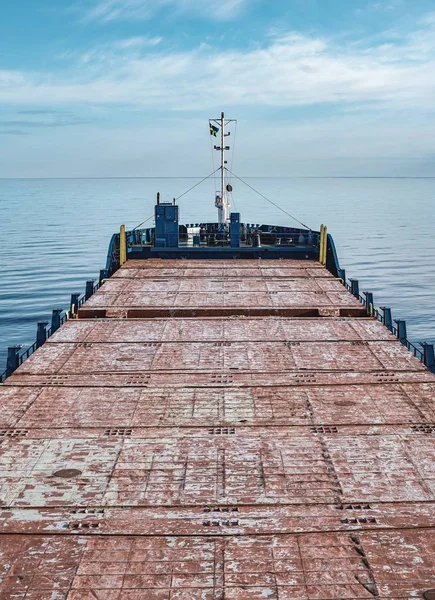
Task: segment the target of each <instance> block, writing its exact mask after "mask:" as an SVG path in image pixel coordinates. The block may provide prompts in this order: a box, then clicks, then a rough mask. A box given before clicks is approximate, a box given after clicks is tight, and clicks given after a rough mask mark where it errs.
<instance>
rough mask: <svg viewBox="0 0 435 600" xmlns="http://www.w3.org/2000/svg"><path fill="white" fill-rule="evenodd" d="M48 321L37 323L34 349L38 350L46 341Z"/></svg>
mask: <svg viewBox="0 0 435 600" xmlns="http://www.w3.org/2000/svg"><path fill="white" fill-rule="evenodd" d="M47 325H48V321H39V322H38V328H37V330H36V347H37V348H40V347H41V346H42V344H43V343H44V342H45V340H46V339H47V329H46V327H47Z"/></svg>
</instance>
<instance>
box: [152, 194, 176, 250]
mask: <svg viewBox="0 0 435 600" xmlns="http://www.w3.org/2000/svg"><path fill="white" fill-rule="evenodd" d="M154 215H155V220H156V227H155V235H156V238H155V247H156V248H178V243H179V235H178V233H179V227H178V220H179V211H178V206H176V205H175V204H172V203H169V202H160V203H158V204H156V206H155V208H154Z"/></svg>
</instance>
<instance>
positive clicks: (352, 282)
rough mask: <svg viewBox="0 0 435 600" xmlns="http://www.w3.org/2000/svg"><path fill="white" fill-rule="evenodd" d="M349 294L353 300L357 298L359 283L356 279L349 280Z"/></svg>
mask: <svg viewBox="0 0 435 600" xmlns="http://www.w3.org/2000/svg"><path fill="white" fill-rule="evenodd" d="M350 292H351V294H353V295H354V296H355V298H359V281H358V279H350Z"/></svg>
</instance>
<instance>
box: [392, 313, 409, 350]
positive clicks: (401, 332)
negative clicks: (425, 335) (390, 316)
mask: <svg viewBox="0 0 435 600" xmlns="http://www.w3.org/2000/svg"><path fill="white" fill-rule="evenodd" d="M394 322H395V323H396V324H397V337H398V339H399V341H400V343H401V344H404V345H406V342H407V341H408V340H407V334H406V321H403V320H402V319H394Z"/></svg>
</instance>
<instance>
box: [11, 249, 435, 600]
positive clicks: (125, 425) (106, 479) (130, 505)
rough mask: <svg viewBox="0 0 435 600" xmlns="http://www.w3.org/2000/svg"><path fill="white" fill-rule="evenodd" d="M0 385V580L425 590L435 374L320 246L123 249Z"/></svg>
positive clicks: (45, 598)
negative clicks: (131, 254)
mask: <svg viewBox="0 0 435 600" xmlns="http://www.w3.org/2000/svg"><path fill="white" fill-rule="evenodd" d="M78 316H79V318H78V319H71V320H69V321H68V322H67V323H66V324H65V325H64V326H62V327H61V329H60V330H58V331H57V333H55V334H54V335H53V336H52V337H50V338H49V340H48V341H47V342H46V343H45V344H44V345H43V346H42V347H41V348H40V349H39V350H38V351H37V352H36V353H35V354H34V355H32V356H31V357H30V358H29V359H28V360H27V361H26V362H25V363H23V365H22V366H21V367H20V368H19V369H18V370H17V371H16V372H15V373H14V374H13V375H12V376H11V377H10V378H9V379H8V380H7V381H6V384H5V385H3V386H0V408H1V410H0V440H1V443H0V469H1V478H0V501H1V506H0V526H1V535H0V598H1V599H2V600H3V599H5V600H6V599H26V600H66V599H67V600H95V599H97V600H139V599H140V600H264V599H271V600H341V599H343V600H344V599H346V600H348V599H373V598H378V599H381V600H382V599H387V598H388V599H389V600H408V599H410V598H424V597H427V598H429V599H430V598H432V599H433V598H435V592H431V593H433V595H431V593H429V594H427V595H426V596H424V594H425V593H427V592H428V590H432V589H434V588H435V533H434V523H435V435H434V433H435V402H434V398H435V376H434V375H433V374H431V373H430V372H429V371H428V370H427V369H426V368H425V367H424V366H423V365H422V363H420V362H419V361H418V360H417V359H415V358H414V357H413V356H412V354H411V353H410V352H408V350H407V349H406V348H405V347H404V346H402V345H401V344H400V343H399V341H398V340H397V339H396V338H395V337H394V336H393V335H392V334H391V333H390V332H389V331H388V330H387V329H386V328H385V327H384V326H383V325H381V324H380V323H379V322H377V321H376V320H374V319H371V318H369V317H367V316H366V313H365V310H364V309H363V308H362V307H361V304H360V303H359V302H358V301H357V300H356V299H355V298H354V297H353V296H351V295H350V294H349V293H348V292H347V290H346V289H345V288H344V287H343V286H342V285H341V284H340V282H339V281H338V280H336V279H334V278H333V277H332V276H331V275H330V274H329V273H328V272H327V271H326V269H324V268H323V267H321V266H320V265H319V264H318V263H314V262H310V261H291V260H281V261H254V260H245V261H237V260H234V261H218V260H213V261H204V260H196V261H192V260H191V261H188V260H157V259H154V260H153V259H151V260H147V261H128V262H127V263H126V264H125V265H124V267H122V268H121V269H120V270H119V271H118V272H117V273H115V275H114V276H113V277H112V278H111V279H110V280H109V281H107V282H106V283H105V284H104V285H103V286H102V288H101V289H100V290H99V291H98V292H97V293H96V294H95V295H94V296H92V297H91V298H90V299H89V300H88V302H87V303H86V304H85V305H84V306H83V307H82V308H81V309H80V311H79V315H78Z"/></svg>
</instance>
